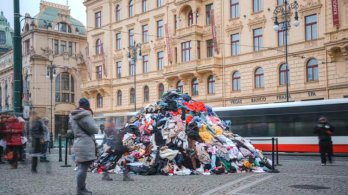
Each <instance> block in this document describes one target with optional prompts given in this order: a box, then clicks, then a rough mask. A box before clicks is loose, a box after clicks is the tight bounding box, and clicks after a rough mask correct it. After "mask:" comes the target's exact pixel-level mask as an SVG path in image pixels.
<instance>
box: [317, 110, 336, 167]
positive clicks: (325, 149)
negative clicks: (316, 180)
mask: <svg viewBox="0 0 348 195" xmlns="http://www.w3.org/2000/svg"><path fill="white" fill-rule="evenodd" d="M333 132H334V127H333V126H332V125H331V124H330V123H329V122H328V120H327V118H326V117H325V116H320V117H319V120H318V124H317V125H316V126H315V128H314V134H316V135H318V139H319V151H320V157H321V165H322V166H325V165H326V155H327V157H328V160H329V163H330V164H331V163H332V155H333V152H332V140H331V136H332V134H333Z"/></svg>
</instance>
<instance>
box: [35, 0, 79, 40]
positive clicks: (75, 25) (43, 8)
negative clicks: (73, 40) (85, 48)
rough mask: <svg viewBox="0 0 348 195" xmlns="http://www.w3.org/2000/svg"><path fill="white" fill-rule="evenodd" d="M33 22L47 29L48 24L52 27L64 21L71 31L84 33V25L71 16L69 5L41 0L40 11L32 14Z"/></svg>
mask: <svg viewBox="0 0 348 195" xmlns="http://www.w3.org/2000/svg"><path fill="white" fill-rule="evenodd" d="M34 18H35V24H36V25H37V26H38V27H39V28H45V29H47V28H48V27H49V26H51V27H52V28H54V25H56V24H57V23H59V22H65V23H67V24H69V25H70V27H71V28H72V31H73V32H76V33H78V34H80V35H86V28H85V26H84V25H83V24H82V23H81V22H80V21H78V20H76V19H75V18H73V17H71V15H70V9H69V6H65V5H61V4H56V3H52V2H47V1H42V2H41V3H40V12H39V13H38V14H37V15H36V16H34Z"/></svg>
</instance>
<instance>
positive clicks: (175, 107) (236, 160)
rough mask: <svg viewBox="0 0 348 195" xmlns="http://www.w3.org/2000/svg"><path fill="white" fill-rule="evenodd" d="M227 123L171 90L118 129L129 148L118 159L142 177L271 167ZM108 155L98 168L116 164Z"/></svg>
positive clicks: (100, 169)
mask: <svg viewBox="0 0 348 195" xmlns="http://www.w3.org/2000/svg"><path fill="white" fill-rule="evenodd" d="M230 126H231V125H230V122H228V121H223V120H221V119H220V118H219V117H218V116H217V115H216V113H215V112H214V111H213V109H212V107H210V106H208V105H205V104H204V103H203V102H198V101H194V100H192V99H191V97H190V96H189V95H187V94H184V93H180V92H178V91H177V90H170V91H168V92H166V93H165V94H163V96H162V98H161V100H160V101H158V102H156V103H153V104H150V105H148V106H146V107H145V108H143V109H142V110H141V111H140V112H138V113H137V114H136V116H134V117H132V118H131V119H130V120H129V121H128V124H127V125H126V127H125V128H124V129H122V130H121V131H123V132H124V136H123V139H122V143H123V146H124V147H126V148H128V149H129V150H128V153H126V154H125V155H124V156H123V158H122V159H123V160H124V161H122V162H125V161H126V162H127V165H128V166H129V168H130V171H132V172H134V173H136V174H141V175H154V174H164V175H191V174H203V175H210V174H224V173H239V172H265V171H269V170H270V169H271V163H272V162H271V161H270V160H269V159H267V158H266V157H265V156H263V154H262V152H261V151H260V150H257V149H256V148H255V147H254V146H253V145H252V144H251V143H250V141H248V140H246V139H244V138H243V137H241V136H239V135H237V134H233V133H232V132H231V130H230ZM110 159H111V160H110ZM112 159H115V158H112V157H111V158H110V153H107V154H102V155H101V157H100V158H99V159H98V161H97V163H96V164H97V166H96V167H98V168H99V169H98V170H99V171H100V172H102V171H104V170H103V169H105V170H107V169H108V167H111V166H113V165H115V163H117V162H113V161H112ZM120 161H121V160H120ZM116 170H119V169H117V168H116Z"/></svg>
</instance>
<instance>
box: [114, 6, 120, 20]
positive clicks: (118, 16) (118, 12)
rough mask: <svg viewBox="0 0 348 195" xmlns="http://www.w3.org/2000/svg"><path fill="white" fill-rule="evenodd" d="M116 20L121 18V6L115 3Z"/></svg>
mask: <svg viewBox="0 0 348 195" xmlns="http://www.w3.org/2000/svg"><path fill="white" fill-rule="evenodd" d="M115 15H116V22H118V21H120V20H121V6H120V5H116V14H115Z"/></svg>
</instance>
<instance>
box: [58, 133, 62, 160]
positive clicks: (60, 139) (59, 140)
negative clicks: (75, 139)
mask: <svg viewBox="0 0 348 195" xmlns="http://www.w3.org/2000/svg"><path fill="white" fill-rule="evenodd" d="M58 145H59V162H62V161H63V160H62V136H61V135H60V134H59V135H58Z"/></svg>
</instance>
